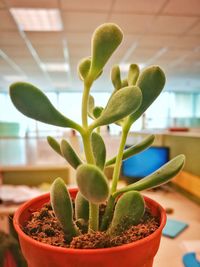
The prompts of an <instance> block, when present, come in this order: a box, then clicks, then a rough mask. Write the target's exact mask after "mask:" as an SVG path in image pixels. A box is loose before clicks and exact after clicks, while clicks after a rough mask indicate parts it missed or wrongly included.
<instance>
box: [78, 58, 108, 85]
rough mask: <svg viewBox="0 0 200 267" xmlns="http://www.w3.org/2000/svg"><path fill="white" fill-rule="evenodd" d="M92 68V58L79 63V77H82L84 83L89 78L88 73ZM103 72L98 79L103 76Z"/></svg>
mask: <svg viewBox="0 0 200 267" xmlns="http://www.w3.org/2000/svg"><path fill="white" fill-rule="evenodd" d="M90 66H91V58H90V57H86V58H83V59H82V60H81V61H80V62H79V65H78V75H79V77H80V79H81V80H82V81H84V80H85V79H86V78H87V76H88V73H89V70H90ZM102 72H103V71H101V72H100V73H99V74H98V76H97V77H96V79H97V78H99V76H101V74H102Z"/></svg>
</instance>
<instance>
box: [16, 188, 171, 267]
mask: <svg viewBox="0 0 200 267" xmlns="http://www.w3.org/2000/svg"><path fill="white" fill-rule="evenodd" d="M76 193H77V190H76V189H70V194H71V197H72V198H74V197H75V195H76ZM48 201H49V194H45V195H42V196H39V197H36V198H34V199H32V200H30V201H28V202H26V203H25V204H23V205H22V206H21V207H20V208H19V209H18V210H17V211H16V213H15V215H14V227H15V229H16V231H17V233H18V235H19V240H20V245H21V249H22V253H23V255H24V257H25V259H26V260H27V262H28V267H123V266H128V267H152V264H153V259H154V256H155V254H156V252H157V250H158V248H159V244H160V238H161V233H162V229H163V227H164V225H165V223H166V214H165V211H164V209H163V208H162V207H161V206H160V205H159V204H158V203H157V202H155V201H154V200H152V199H150V198H147V197H145V202H146V204H147V206H148V207H149V208H150V210H151V212H152V214H153V215H156V216H158V217H159V218H160V227H159V228H158V229H157V230H156V231H155V232H154V233H153V234H151V235H150V236H148V237H146V238H144V239H141V240H138V241H136V242H134V243H130V244H126V245H123V246H119V247H113V248H104V249H68V248H60V247H54V246H51V245H47V244H44V243H41V242H38V241H35V240H34V239H32V238H31V237H29V236H27V235H26V234H25V233H24V232H23V231H22V229H21V226H23V225H24V223H25V221H27V220H28V219H29V218H30V216H31V213H32V212H33V211H35V210H37V209H39V208H40V207H41V206H42V205H43V204H44V203H47V202H48Z"/></svg>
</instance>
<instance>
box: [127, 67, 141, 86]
mask: <svg viewBox="0 0 200 267" xmlns="http://www.w3.org/2000/svg"><path fill="white" fill-rule="evenodd" d="M139 74H140V69H139V67H138V65H137V64H131V65H130V67H129V72H128V85H129V86H131V85H135V84H136V82H137V79H138V77H139Z"/></svg>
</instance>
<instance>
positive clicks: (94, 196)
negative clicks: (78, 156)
mask: <svg viewBox="0 0 200 267" xmlns="http://www.w3.org/2000/svg"><path fill="white" fill-rule="evenodd" d="M76 180H77V184H78V187H79V190H80V192H81V194H82V195H83V196H84V197H85V198H86V199H87V200H88V201H89V202H91V203H93V204H99V203H102V202H104V201H105V200H106V199H107V198H108V195H109V187H108V182H107V178H106V177H105V175H104V173H103V172H102V171H101V170H100V169H99V168H98V167H96V166H95V165H91V164H82V165H81V166H79V167H78V169H77V173H76Z"/></svg>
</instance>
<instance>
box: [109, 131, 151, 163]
mask: <svg viewBox="0 0 200 267" xmlns="http://www.w3.org/2000/svg"><path fill="white" fill-rule="evenodd" d="M154 139H155V136H154V135H150V136H148V137H146V138H145V139H144V140H142V141H141V142H140V143H137V144H136V145H133V146H131V147H129V148H128V149H126V150H124V153H123V158H122V160H125V159H128V158H129V157H131V156H133V155H136V154H138V153H140V152H141V151H143V150H145V149H147V148H148V147H149V146H150V145H151V144H152V143H153V141H154ZM115 161H116V156H115V157H113V158H112V159H109V160H108V161H107V162H106V166H109V165H112V164H114V163H115Z"/></svg>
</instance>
